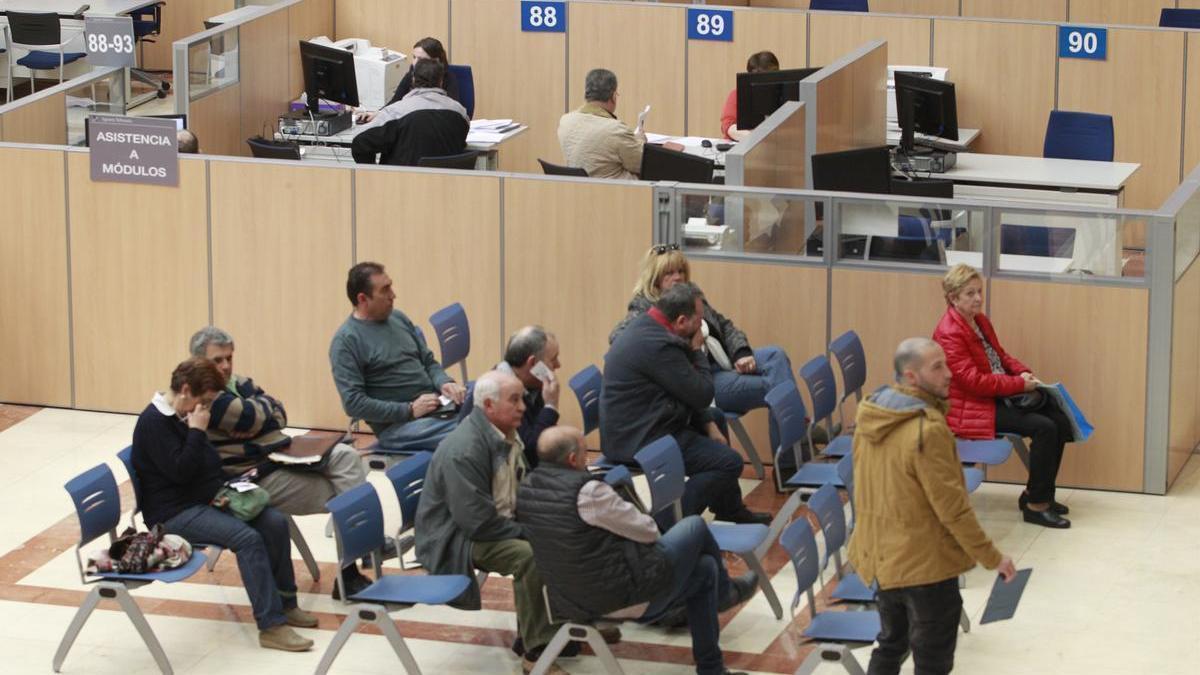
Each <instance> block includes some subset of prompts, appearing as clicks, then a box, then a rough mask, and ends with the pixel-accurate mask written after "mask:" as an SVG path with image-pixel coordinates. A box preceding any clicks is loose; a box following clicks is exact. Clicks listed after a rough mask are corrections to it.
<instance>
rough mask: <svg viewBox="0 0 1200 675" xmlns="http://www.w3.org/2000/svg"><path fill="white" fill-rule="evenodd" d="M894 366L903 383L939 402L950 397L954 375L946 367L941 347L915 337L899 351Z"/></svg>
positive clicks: (894, 359)
mask: <svg viewBox="0 0 1200 675" xmlns="http://www.w3.org/2000/svg"><path fill="white" fill-rule="evenodd" d="M892 365H893V366H894V367H895V369H896V379H897V380H898V381H899V382H901V383H903V384H906V385H908V386H910V387H916V388H917V389H921V390H923V391H924V392H925V393H927V394H929V395H930V396H935V397H937V398H943V399H944V398H946V397H948V396H949V395H950V380H951V379H952V375H951V373H950V368H949V367H947V365H946V354H945V352H943V351H942V347H941V345H939V344H938V343H936V342H934V341H933V340H930V339H929V338H927V337H912V338H908V339H907V340H905V341H903V342H901V343H900V345H899V346H898V347H896V355H895V357H893V359H892Z"/></svg>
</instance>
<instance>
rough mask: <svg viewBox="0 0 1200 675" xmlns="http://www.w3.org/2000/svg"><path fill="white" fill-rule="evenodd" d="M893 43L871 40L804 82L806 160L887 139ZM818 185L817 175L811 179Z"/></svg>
mask: <svg viewBox="0 0 1200 675" xmlns="http://www.w3.org/2000/svg"><path fill="white" fill-rule="evenodd" d="M887 66H888V45H887V43H886V42H882V41H880V40H873V41H870V42H868V43H866V44H864V45H862V46H860V47H858V48H856V49H853V50H851V51H850V52H849V53H847V54H846V55H844V56H842V57H841V58H839V59H837V60H835V61H833V62H832V63H830V64H829V65H827V66H825V67H824V68H822V69H821V70H819V71H817V72H816V73H813V74H812V75H810V76H808V77H806V78H805V79H804V80H802V81H801V82H800V100H801V101H804V105H805V108H806V109H807V110H808V111H809V112H808V115H807V119H806V125H807V132H806V134H805V137H806V138H807V139H809V142H808V143H806V144H805V151H806V152H807V156H808V158H809V160H810V161H809V162H808V163H807V164H806V165H807V166H808V167H809V168H810V169H811V168H812V164H811V158H812V156H813V155H815V154H819V153H825V152H840V151H843V150H855V149H857V148H867V147H871V146H879V145H885V144H886V142H887ZM806 183H807V187H812V174H811V173H809V175H808V176H807V178H806Z"/></svg>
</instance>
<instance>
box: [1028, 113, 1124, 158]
mask: <svg viewBox="0 0 1200 675" xmlns="http://www.w3.org/2000/svg"><path fill="white" fill-rule="evenodd" d="M1042 156H1043V157H1053V158H1057V159H1087V160H1092V161H1096V162H1111V161H1113V118H1112V115H1099V114H1096V113H1086V112H1070V111H1067V110H1051V111H1050V120H1049V121H1048V122H1047V123H1046V142H1045V145H1044V146H1043V148H1042Z"/></svg>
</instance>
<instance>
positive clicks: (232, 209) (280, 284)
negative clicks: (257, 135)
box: [192, 161, 353, 429]
mask: <svg viewBox="0 0 1200 675" xmlns="http://www.w3.org/2000/svg"><path fill="white" fill-rule="evenodd" d="M209 173H210V176H211V180H212V194H213V195H214V199H213V200H212V292H213V303H212V304H213V322H214V324H215V325H217V326H220V327H222V328H224V329H225V330H227V331H229V333H230V334H231V335H233V338H234V341H235V343H236V344H237V352H236V360H235V370H236V372H238V373H241V374H245V375H248V376H250V377H253V378H254V381H255V382H257V383H258V384H259V385H260V386H262V387H263V388H264V389H266V390H267V392H268V393H270V394H271V395H272V396H274V397H276V398H278V399H279V400H281V401H283V403H284V405H285V406H286V407H287V411H288V423H289V424H291V425H294V426H322V427H327V428H335V429H336V428H340V427H344V426H345V422H346V416H345V415H344V414H343V413H342V409H341V404H340V403H339V401H338V396H337V391H336V389H335V388H334V386H333V380H332V378H331V376H330V370H329V340H330V338H331V337H332V336H333V333H334V331H335V330H337V327H338V325H340V324H341V322H342V320H343V319H345V318H346V315H347V314H349V307H350V305H349V302H348V301H347V300H346V291H345V289H346V270H348V269H349V268H350V264H351V255H350V241H351V233H350V221H349V218H348V217H347V214H349V213H351V212H352V208H353V206H352V204H351V198H350V169H348V168H335V167H329V168H324V167H311V166H294V165H289V164H284V163H246V162H221V161H213V162H212V163H211V164H210V168H209ZM301 195H310V197H308V198H302V197H301ZM315 195H320V198H319V199H317V198H314V197H313V196H315ZM201 325H203V324H198V325H196V326H193V327H192V330H196V329H197V328H199V327H200V326H201Z"/></svg>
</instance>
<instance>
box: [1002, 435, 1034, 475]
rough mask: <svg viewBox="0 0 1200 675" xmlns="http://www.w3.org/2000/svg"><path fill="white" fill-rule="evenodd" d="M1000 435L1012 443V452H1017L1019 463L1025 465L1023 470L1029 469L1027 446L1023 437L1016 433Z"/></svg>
mask: <svg viewBox="0 0 1200 675" xmlns="http://www.w3.org/2000/svg"><path fill="white" fill-rule="evenodd" d="M1000 435H1001V436H1003V437H1005V438H1007V439H1008V442H1009V443H1012V446H1013V452H1015V453H1017V457H1018V458H1020V460H1021V464H1023V465H1025V470H1026V471H1029V446H1028V445H1025V438H1024V437H1022V436H1020V435H1018V434H1000Z"/></svg>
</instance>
